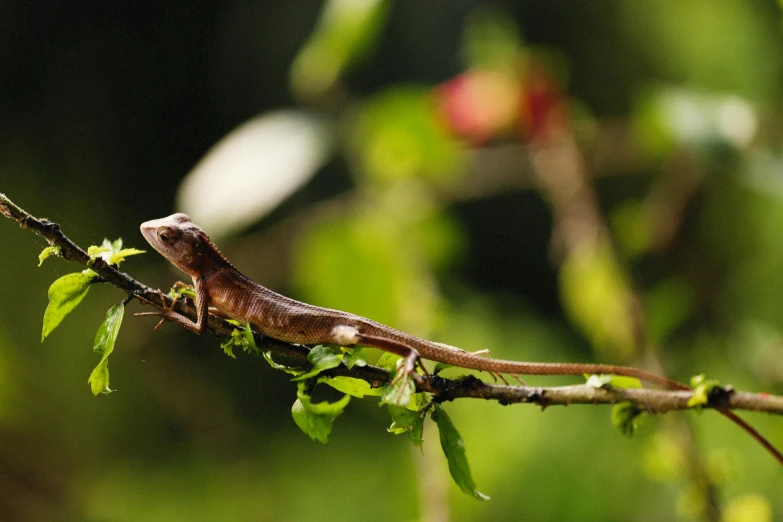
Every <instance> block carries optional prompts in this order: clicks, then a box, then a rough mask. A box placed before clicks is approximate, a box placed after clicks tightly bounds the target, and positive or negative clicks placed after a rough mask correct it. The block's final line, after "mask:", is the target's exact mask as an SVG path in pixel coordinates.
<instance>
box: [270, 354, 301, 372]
mask: <svg viewBox="0 0 783 522" xmlns="http://www.w3.org/2000/svg"><path fill="white" fill-rule="evenodd" d="M261 355H262V356H263V357H264V360H265V361H266V362H268V363H269V366H271V367H272V368H274V369H275V370H281V371H284V372H286V373H290V374H291V375H301V374H302V373H304V372H302V370H300V369H299V368H296V367H294V366H286V365H285V364H278V363H276V362H275V361H274V360H273V359H272V352H262V353H261Z"/></svg>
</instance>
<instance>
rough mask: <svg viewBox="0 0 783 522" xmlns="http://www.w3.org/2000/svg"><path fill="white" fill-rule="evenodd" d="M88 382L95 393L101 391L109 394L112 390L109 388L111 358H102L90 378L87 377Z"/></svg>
mask: <svg viewBox="0 0 783 522" xmlns="http://www.w3.org/2000/svg"><path fill="white" fill-rule="evenodd" d="M87 383H88V384H89V385H90V390H91V391H92V394H93V395H98V394H99V393H105V394H109V393H111V392H112V390H110V389H109V360H108V359H101V362H99V363H98V365H97V366H96V367H95V369H93V371H92V373H90V378H89V379H87Z"/></svg>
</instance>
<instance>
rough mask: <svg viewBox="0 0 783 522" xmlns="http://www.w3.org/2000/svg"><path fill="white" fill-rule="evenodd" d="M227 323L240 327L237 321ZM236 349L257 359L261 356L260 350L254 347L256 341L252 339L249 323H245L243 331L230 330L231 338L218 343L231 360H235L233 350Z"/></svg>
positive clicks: (237, 329)
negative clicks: (240, 349)
mask: <svg viewBox="0 0 783 522" xmlns="http://www.w3.org/2000/svg"><path fill="white" fill-rule="evenodd" d="M228 322H230V323H231V324H233V325H235V326H242V325H241V323H239V322H238V321H234V320H231V319H229V320H228ZM236 347H240V348H242V350H243V351H244V352H245V353H249V354H251V355H255V356H257V357H258V356H260V355H261V350H259V349H258V346H256V340H255V338H254V337H253V331H252V330H251V329H250V324H249V323H246V324H245V325H244V328H243V329H239V328H235V329H234V330H232V331H231V337H229V338H228V339H226V340H225V341H223V342H222V343H220V348H222V349H223V351H224V352H225V354H226V355H228V356H229V357H231V358H232V359H236V358H237V357H236V355H234V348H236ZM270 364H273V363H270Z"/></svg>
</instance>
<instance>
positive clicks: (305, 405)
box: [291, 383, 351, 444]
mask: <svg viewBox="0 0 783 522" xmlns="http://www.w3.org/2000/svg"><path fill="white" fill-rule="evenodd" d="M296 396H297V399H296V401H295V402H294V405H293V406H292V407H291V416H292V417H293V418H294V422H295V423H296V425H297V426H299V429H301V430H302V431H303V432H305V433H306V434H307V435H308V436H309V437H310V438H311V439H313V440H317V441H318V442H321V443H323V444H326V443H327V439H328V437H329V433H331V431H332V424H333V423H334V420H335V419H336V418H337V417H339V416H340V415H341V414H342V412H343V410H345V407H346V406H348V403H349V402H350V401H351V396H350V395H344V396H343V398H342V399H340V400H339V401H337V402H326V401H324V402H319V403H317V404H313V402H312V400H311V397H310V395H308V394H307V393H306V392H305V386H304V383H299V386H298V390H297V392H296Z"/></svg>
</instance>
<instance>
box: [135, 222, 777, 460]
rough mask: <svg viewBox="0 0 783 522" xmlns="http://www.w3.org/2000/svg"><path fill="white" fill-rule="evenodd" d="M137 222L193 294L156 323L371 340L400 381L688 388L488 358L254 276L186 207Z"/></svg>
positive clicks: (306, 341)
mask: <svg viewBox="0 0 783 522" xmlns="http://www.w3.org/2000/svg"><path fill="white" fill-rule="evenodd" d="M140 228H141V233H142V235H143V236H144V238H145V239H146V240H147V242H149V244H150V245H151V246H152V247H153V248H154V249H155V250H157V251H158V252H159V253H160V254H161V255H163V257H165V258H166V259H167V260H168V261H169V262H171V263H172V264H173V265H174V266H176V267H177V268H179V269H180V270H181V271H182V272H184V273H185V274H187V275H189V276H190V277H191V279H192V280H193V287H194V291H195V296H196V299H195V304H196V322H193V321H191V320H190V319H188V318H187V317H185V316H183V315H181V314H179V313H177V312H175V311H174V310H173V306H174V305H173V304H172V305H171V306H170V307H168V308H167V309H164V310H160V311H158V312H142V313H137V314H135V315H137V316H157V317H160V318H161V321H160V322H159V323H158V326H156V327H155V328H156V329H157V328H158V327H159V326H160V325H161V324H163V323H164V322H165V321H171V322H173V323H176V324H179V325H180V326H182V327H184V328H186V329H188V330H190V331H192V332H195V333H197V334H204V333H206V331H207V320H208V317H209V314H210V313H211V312H214V313H216V314H217V315H219V316H223V317H227V318H230V319H234V320H237V321H239V322H241V323H249V324H250V325H251V326H253V327H255V328H256V329H257V330H258V331H259V332H260V333H261V334H263V335H265V336H269V337H272V338H275V339H278V340H281V341H285V342H289V343H296V344H302V345H309V346H315V345H319V344H322V345H332V346H344V347H356V346H366V347H370V348H378V349H380V350H383V351H387V352H391V353H395V354H397V355H400V356H402V357H403V360H402V361H403V364H402V366H401V367H400V369H399V371H398V372H397V376H396V377H395V378H394V379H393V380H392V385H394V384H395V383H397V382H400V381H403V382H407V378H408V376H411V377H413V378H414V379H419V378H420V377H421V376H419V375H418V374H417V373H416V372H415V369H416V365H417V364H418V365H419V367H420V368H421V369H422V371H423V372H424V373H425V374H426V375H428V374H427V370H426V368H425V367H424V365H423V364H422V363H421V360H422V358H424V359H428V360H431V361H435V362H440V363H445V364H448V365H452V366H458V367H461V368H466V369H472V370H479V371H485V372H487V373H489V374H490V375H492V376H493V377H494V376H495V375H500V376H501V378H502V374H504V373H505V374H509V375H513V376H514V377H516V378H519V377H518V376H519V375H585V374H608V375H620V376H624V377H633V378H636V379H639V380H641V381H645V382H647V383H651V384H656V385H659V386H662V387H664V388H668V389H672V390H688V391H690V390H692V388H691V387H690V386H687V385H685V384H682V383H680V382H677V381H673V380H670V379H667V378H665V377H661V376H659V375H655V374H653V373H650V372H647V371H645V370H641V369H638V368H633V367H630V366H617V365H612V364H597V363H555V362H520V361H507V360H503V359H491V358H486V357H482V356H480V355H478V353H471V352H468V351H465V350H462V349H460V348H456V347H454V346H449V345H447V344H442V343H437V342H433V341H427V340H424V339H420V338H418V337H416V336H414V335H411V334H409V333H405V332H403V331H400V330H397V329H394V328H392V327H390V326H386V325H384V324H381V323H379V322H377V321H373V320H372V319H367V318H365V317H361V316H358V315H354V314H351V313H348V312H343V311H340V310H332V309H329V308H323V307H320V306H315V305H311V304H307V303H302V302H300V301H297V300H295V299H291V298H290V297H286V296H284V295H280V294H278V293H276V292H273V291H272V290H270V289H268V288H266V287H264V286H262V285H260V284H258V283H256V282H255V281H253V280H252V279H250V278H249V277H247V276H246V275H244V274H242V272H240V271H239V270H238V269H237V268H235V267H234V265H232V264H231V263H230V262H229V261H228V259H226V256H224V255H223V253H222V252H221V251H220V250H218V248H217V247H216V246H215V245H214V243H212V241H211V240H210V239H209V236H207V234H206V233H205V232H204V231H203V230H202V229H201V228H200V227H199V226H198V225H196V224H195V223H193V221H192V220H191V219H190V217H189V216H188V215H187V214H183V213H177V214H172V215H170V216H168V217H164V218H160V219H153V220H151V221H146V222H144V223H142V224H141V227H140ZM142 300H143V299H142ZM143 301H144V300H143ZM147 302H148V303H149V301H147ZM149 304H152V303H149ZM210 305H212V306H210ZM504 381H505V379H504ZM716 410H717V411H718V413H720V414H721V415H723V416H724V417H726V418H728V419H729V420H731V421H732V422H733V423H735V424H737V425H738V426H739V427H740V428H741V429H743V430H744V431H746V432H747V433H748V434H749V435H750V436H751V437H753V438H754V439H755V440H756V441H757V442H759V444H761V445H762V446H763V447H764V448H765V449H766V450H767V451H768V452H769V453H771V454H772V456H773V457H774V458H775V459H776V460H777V461H778V462H779V463H780V464H783V454H781V453H780V452H779V451H778V450H777V449H776V448H775V447H774V446H773V445H772V444H771V443H770V442H769V441H768V440H767V439H766V438H764V437H763V436H762V435H761V434H760V433H758V432H757V431H756V430H755V429H754V428H753V427H752V426H750V425H749V424H748V423H746V422H745V421H744V420H742V418H740V417H739V416H738V415H736V414H735V413H734V412H733V411H731V410H728V409H725V408H716Z"/></svg>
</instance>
